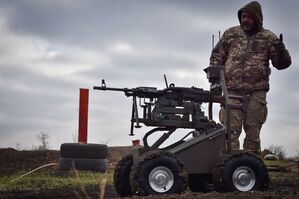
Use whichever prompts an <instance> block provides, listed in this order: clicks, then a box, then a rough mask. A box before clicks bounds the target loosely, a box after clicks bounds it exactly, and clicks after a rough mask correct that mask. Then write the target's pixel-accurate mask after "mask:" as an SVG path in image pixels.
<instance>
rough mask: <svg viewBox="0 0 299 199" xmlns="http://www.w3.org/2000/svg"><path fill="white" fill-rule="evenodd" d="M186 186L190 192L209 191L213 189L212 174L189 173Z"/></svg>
mask: <svg viewBox="0 0 299 199" xmlns="http://www.w3.org/2000/svg"><path fill="white" fill-rule="evenodd" d="M188 186H189V189H190V191H192V192H203V193H207V192H211V191H215V187H214V184H213V176H212V175H209V174H189V176H188Z"/></svg>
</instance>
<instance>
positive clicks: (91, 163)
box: [58, 157, 107, 172]
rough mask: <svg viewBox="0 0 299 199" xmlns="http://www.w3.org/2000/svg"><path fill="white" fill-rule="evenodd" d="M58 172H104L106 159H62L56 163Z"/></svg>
mask: <svg viewBox="0 0 299 199" xmlns="http://www.w3.org/2000/svg"><path fill="white" fill-rule="evenodd" d="M58 169H59V170H71V169H77V170H82V171H98V172H106V170H107V159H86V158H84V159H83V158H63V157H60V158H59V161H58Z"/></svg>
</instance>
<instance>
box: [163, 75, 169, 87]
mask: <svg viewBox="0 0 299 199" xmlns="http://www.w3.org/2000/svg"><path fill="white" fill-rule="evenodd" d="M163 76H164V81H165V84H166V88H168V83H167V78H166V75H165V74H164V75H163Z"/></svg>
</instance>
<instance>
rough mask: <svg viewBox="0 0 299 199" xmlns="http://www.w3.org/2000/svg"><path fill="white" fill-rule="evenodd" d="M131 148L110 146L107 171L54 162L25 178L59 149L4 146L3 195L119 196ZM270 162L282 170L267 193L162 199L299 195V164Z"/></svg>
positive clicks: (190, 194) (52, 159)
mask: <svg viewBox="0 0 299 199" xmlns="http://www.w3.org/2000/svg"><path fill="white" fill-rule="evenodd" d="M130 151H131V148H130V147H109V152H108V161H109V166H108V167H109V168H108V172H107V174H100V173H93V172H77V171H72V172H68V173H61V172H58V171H57V170H56V169H57V167H56V166H55V165H53V164H52V165H49V166H48V167H45V168H42V169H40V170H38V171H35V172H33V173H31V174H28V175H26V176H24V177H21V176H22V175H23V174H25V173H27V172H30V171H32V170H34V169H35V168H38V167H40V166H42V165H46V164H49V163H56V162H57V160H58V158H59V151H53V150H47V151H17V150H14V149H11V148H7V149H0V198H100V196H101V194H102V196H104V197H105V198H118V195H117V193H116V192H115V190H114V187H113V177H112V176H113V169H114V167H115V165H116V163H117V161H118V160H119V159H120V158H121V157H122V156H124V155H126V154H129V153H130ZM267 164H278V165H279V166H280V171H276V172H270V179H271V182H270V187H269V190H268V191H265V192H247V193H225V194H223V193H217V192H211V193H194V192H190V191H189V190H187V191H186V192H185V193H184V194H181V195H165V196H160V197H159V198H203V199H211V198H232V199H234V198H248V199H258V198H266V199H273V198H277V199H278V198H279V199H282V198H290V199H291V198H292V199H293V198H299V172H298V165H297V164H296V163H294V162H289V161H283V162H278V163H273V162H268V163H267ZM20 177H21V178H20ZM133 198H149V199H151V198H157V197H154V196H147V197H137V196H134V197H133Z"/></svg>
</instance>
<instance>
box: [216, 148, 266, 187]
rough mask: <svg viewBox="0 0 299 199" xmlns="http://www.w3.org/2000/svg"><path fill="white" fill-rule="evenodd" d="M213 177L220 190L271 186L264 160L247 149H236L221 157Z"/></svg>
mask: <svg viewBox="0 0 299 199" xmlns="http://www.w3.org/2000/svg"><path fill="white" fill-rule="evenodd" d="M213 178H214V180H213V181H214V185H215V189H216V190H217V191H220V192H230V191H231V192H233V191H239V192H243V191H251V190H255V191H262V190H266V189H267V188H268V186H269V175H268V171H267V168H266V166H265V164H264V162H263V161H262V160H261V159H260V158H259V157H257V156H256V155H254V154H253V153H250V152H245V151H235V152H232V153H231V154H229V155H224V156H223V157H221V159H220V161H219V162H218V164H217V166H216V168H215V171H214V176H213Z"/></svg>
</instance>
